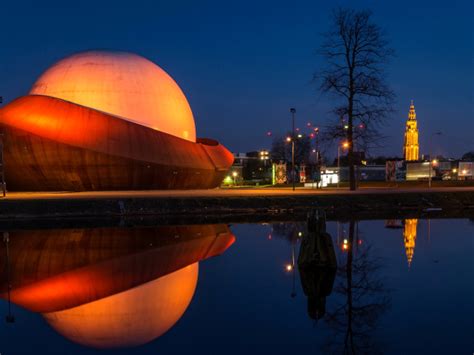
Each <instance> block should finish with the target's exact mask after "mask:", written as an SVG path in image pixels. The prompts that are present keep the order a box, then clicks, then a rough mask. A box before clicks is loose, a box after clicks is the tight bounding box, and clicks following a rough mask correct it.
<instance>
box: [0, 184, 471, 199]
mask: <svg viewBox="0 0 474 355" xmlns="http://www.w3.org/2000/svg"><path fill="white" fill-rule="evenodd" d="M455 191H465V192H474V187H433V188H431V189H429V188H420V187H413V188H408V187H407V188H396V187H393V188H387V187H384V188H378V187H373V188H361V189H359V190H357V191H349V190H348V189H347V188H340V189H334V188H332V189H323V190H315V189H309V188H297V189H296V190H295V191H292V189H291V187H290V188H226V189H213V190H150V191H95V192H12V193H8V194H7V197H6V198H4V199H3V198H0V203H1V201H2V200H42V199H85V198H97V199H107V198H166V197H193V198H198V197H239V196H242V197H250V196H285V195H287V196H294V195H338V194H339V195H344V194H351V195H352V194H398V193H420V192H423V193H427V192H455Z"/></svg>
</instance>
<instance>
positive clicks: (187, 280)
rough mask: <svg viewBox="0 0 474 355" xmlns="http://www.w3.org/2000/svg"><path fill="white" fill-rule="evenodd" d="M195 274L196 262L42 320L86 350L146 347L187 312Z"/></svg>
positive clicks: (195, 282) (51, 314) (52, 314)
mask: <svg viewBox="0 0 474 355" xmlns="http://www.w3.org/2000/svg"><path fill="white" fill-rule="evenodd" d="M198 270H199V266H198V263H197V262H196V263H194V264H191V265H189V266H186V267H184V268H182V269H180V270H178V271H175V272H173V273H171V274H168V275H166V276H163V277H160V278H159V279H156V280H154V281H151V282H148V283H146V284H144V285H141V286H138V287H135V288H132V289H130V290H128V291H124V292H121V293H118V294H116V295H113V296H109V297H106V298H103V299H100V300H97V301H94V302H90V303H86V304H84V305H81V306H78V307H74V308H71V309H67V310H64V311H59V312H52V313H45V314H43V317H44V318H45V319H46V321H47V322H48V323H49V324H50V325H51V326H52V327H53V328H54V329H55V330H56V331H57V332H59V333H60V334H61V335H63V336H64V337H66V338H68V339H70V340H72V341H74V342H76V343H79V344H82V345H85V346H88V347H93V348H118V347H133V346H138V345H142V344H146V343H148V342H150V341H152V340H153V339H156V338H157V337H159V336H161V335H162V334H164V333H165V332H166V331H168V330H169V329H170V328H171V327H172V326H173V325H174V324H175V323H176V322H177V321H178V320H179V319H180V318H181V316H182V315H183V313H184V312H185V311H186V309H187V308H188V306H189V303H190V302H191V299H192V297H193V295H194V291H195V289H196V284H197V279H198Z"/></svg>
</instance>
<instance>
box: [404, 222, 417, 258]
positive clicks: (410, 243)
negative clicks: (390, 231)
mask: <svg viewBox="0 0 474 355" xmlns="http://www.w3.org/2000/svg"><path fill="white" fill-rule="evenodd" d="M417 225H418V219H406V220H405V227H404V230H403V242H404V244H405V253H406V255H407V261H408V267H410V265H411V261H412V260H413V254H414V253H415V242H416V227H417Z"/></svg>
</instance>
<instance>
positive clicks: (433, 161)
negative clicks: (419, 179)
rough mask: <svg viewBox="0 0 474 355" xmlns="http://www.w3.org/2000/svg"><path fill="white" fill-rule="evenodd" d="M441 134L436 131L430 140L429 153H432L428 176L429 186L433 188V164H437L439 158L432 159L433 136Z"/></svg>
mask: <svg viewBox="0 0 474 355" xmlns="http://www.w3.org/2000/svg"><path fill="white" fill-rule="evenodd" d="M440 135H441V132H435V133H433V134H431V135H430V141H429V149H430V150H429V153H430V166H429V170H430V171H429V172H428V173H429V177H428V187H429V188H431V175H432V172H431V170H433V164H437V163H438V162H437V160H436V159H434V160H433V159H431V138H432V137H433V136H440Z"/></svg>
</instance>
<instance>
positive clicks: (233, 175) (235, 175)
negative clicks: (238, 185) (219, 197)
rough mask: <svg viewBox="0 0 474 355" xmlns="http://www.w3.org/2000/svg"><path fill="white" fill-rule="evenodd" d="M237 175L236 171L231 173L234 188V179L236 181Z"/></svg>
mask: <svg viewBox="0 0 474 355" xmlns="http://www.w3.org/2000/svg"><path fill="white" fill-rule="evenodd" d="M237 175H238V174H237V171H233V172H232V177H233V178H234V186H235V179H236V177H237Z"/></svg>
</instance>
